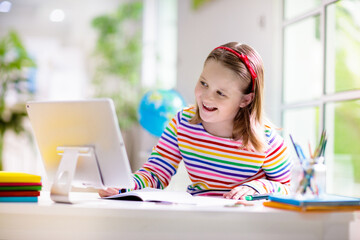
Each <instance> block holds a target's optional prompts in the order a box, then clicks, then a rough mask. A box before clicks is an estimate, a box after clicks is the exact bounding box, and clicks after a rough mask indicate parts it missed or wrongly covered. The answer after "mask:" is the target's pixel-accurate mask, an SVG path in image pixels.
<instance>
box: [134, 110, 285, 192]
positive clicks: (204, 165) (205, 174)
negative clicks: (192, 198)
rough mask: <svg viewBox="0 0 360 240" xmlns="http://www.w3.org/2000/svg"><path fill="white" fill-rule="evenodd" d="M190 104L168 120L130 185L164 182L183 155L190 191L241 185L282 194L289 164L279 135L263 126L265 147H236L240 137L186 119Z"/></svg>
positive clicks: (162, 184)
mask: <svg viewBox="0 0 360 240" xmlns="http://www.w3.org/2000/svg"><path fill="white" fill-rule="evenodd" d="M194 114H195V110H194V108H193V107H192V108H185V109H183V110H182V111H180V112H178V113H177V115H176V116H175V117H174V118H173V119H172V120H171V121H170V122H169V124H168V125H167V127H166V128H165V130H164V132H163V134H162V135H161V137H160V139H159V141H158V143H157V145H156V146H155V147H154V148H153V151H152V153H151V155H150V157H149V159H148V161H147V162H146V163H145V164H144V165H143V167H142V168H141V169H139V170H138V171H137V172H136V173H134V181H135V186H136V187H135V189H139V188H144V187H152V188H160V189H163V188H165V187H166V186H167V185H168V184H169V182H170V180H171V177H172V176H173V175H174V174H176V171H177V168H178V165H179V163H180V161H184V165H185V168H186V170H187V172H188V174H189V178H190V180H191V184H190V185H189V186H188V188H187V191H188V192H189V193H191V194H193V195H222V194H223V193H225V192H228V191H230V190H231V189H233V188H234V187H237V186H241V185H246V186H249V187H252V188H254V189H255V190H256V191H258V192H259V193H265V192H269V193H270V192H279V193H284V194H286V193H287V192H288V190H287V185H288V184H289V182H290V172H291V164H290V158H289V154H288V150H287V147H286V145H285V143H284V140H283V139H282V138H281V136H279V135H278V134H277V133H276V131H274V130H272V129H271V128H270V127H267V126H266V127H265V134H266V139H267V140H266V143H267V145H268V146H267V149H268V150H267V151H266V152H265V153H257V152H254V151H249V150H246V149H242V148H241V146H242V145H241V141H234V140H232V139H228V138H221V137H217V136H214V135H211V134H209V133H208V132H206V130H205V129H204V128H203V126H202V124H201V123H200V124H190V123H189V120H190V119H191V118H192V117H193V116H194Z"/></svg>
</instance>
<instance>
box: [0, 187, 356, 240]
mask: <svg viewBox="0 0 360 240" xmlns="http://www.w3.org/2000/svg"><path fill="white" fill-rule="evenodd" d="M41 194H42V196H41V197H40V199H39V203H0V239H51V240H55V239H86V240H90V239H108V238H111V239H169V240H172V239H182V240H183V239H186V240H187V239H262V240H263V239H266V240H269V239H299V240H304V239H306V240H309V239H336V240H339V239H341V240H342V239H349V225H350V222H352V221H354V219H355V217H356V215H355V214H356V213H354V212H333V213H321V214H320V213H297V212H291V211H285V210H276V209H272V208H266V207H263V206H262V205H261V204H257V205H256V206H252V207H223V206H194V205H158V204H155V203H145V202H128V201H116V200H101V199H97V194H84V196H85V198H86V199H88V200H87V201H85V202H83V203H79V204H74V205H67V204H55V203H52V202H51V201H50V199H49V197H48V194H47V193H46V192H42V193H41ZM352 239H354V238H353V237H352ZM354 240H355V239H354Z"/></svg>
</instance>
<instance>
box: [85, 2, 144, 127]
mask: <svg viewBox="0 0 360 240" xmlns="http://www.w3.org/2000/svg"><path fill="white" fill-rule="evenodd" d="M142 10H143V3H142V1H131V2H129V3H123V4H121V5H120V6H119V7H118V8H117V9H116V10H115V11H114V12H112V13H109V14H105V15H102V16H98V17H96V18H95V19H93V21H92V26H93V27H94V28H95V29H96V31H97V36H98V37H97V42H96V49H95V56H96V65H97V67H96V70H95V75H94V79H93V83H94V86H95V95H96V96H97V97H109V98H111V99H113V101H114V103H115V106H116V112H117V115H118V119H119V125H120V127H121V129H123V130H126V129H128V128H130V127H131V126H132V124H134V123H135V122H137V105H138V102H139V98H140V94H141V88H140V86H139V85H140V84H139V83H140V78H141V77H140V73H141V54H142V48H141V45H142V37H141V36H142V13H143V11H142Z"/></svg>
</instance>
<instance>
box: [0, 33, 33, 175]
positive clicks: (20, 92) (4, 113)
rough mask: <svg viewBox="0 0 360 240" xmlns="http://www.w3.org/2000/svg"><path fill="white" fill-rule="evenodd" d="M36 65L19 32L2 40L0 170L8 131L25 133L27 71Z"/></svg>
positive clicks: (0, 51) (0, 42) (0, 66)
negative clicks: (23, 122)
mask: <svg viewBox="0 0 360 240" xmlns="http://www.w3.org/2000/svg"><path fill="white" fill-rule="evenodd" d="M34 66H35V64H34V62H33V60H31V58H30V57H29V55H28V53H27V51H26V50H25V48H24V46H23V44H22V42H21V39H20V38H19V36H18V34H17V33H16V32H15V31H10V32H9V33H8V34H7V35H6V36H5V37H3V38H2V39H0V170H1V169H2V156H3V154H2V153H3V147H4V136H5V132H6V131H8V130H12V131H14V132H15V133H17V134H19V133H21V132H23V131H24V127H23V124H22V121H23V119H24V118H25V117H26V116H27V114H26V109H25V101H26V99H27V96H28V94H29V91H28V86H27V79H26V77H25V70H26V68H28V67H34ZM9 98H10V100H9Z"/></svg>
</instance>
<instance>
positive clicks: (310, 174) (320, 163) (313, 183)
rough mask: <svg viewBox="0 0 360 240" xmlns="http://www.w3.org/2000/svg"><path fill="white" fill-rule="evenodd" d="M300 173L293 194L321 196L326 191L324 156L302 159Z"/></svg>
mask: <svg viewBox="0 0 360 240" xmlns="http://www.w3.org/2000/svg"><path fill="white" fill-rule="evenodd" d="M301 167H302V171H303V173H302V175H301V177H299V178H298V181H299V180H300V181H299V182H298V184H297V187H296V190H295V195H302V196H304V195H307V196H309V195H310V196H312V197H315V198H317V197H321V196H322V195H323V194H325V192H326V166H325V164H324V157H317V158H311V159H304V160H303V161H302V164H301Z"/></svg>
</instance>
